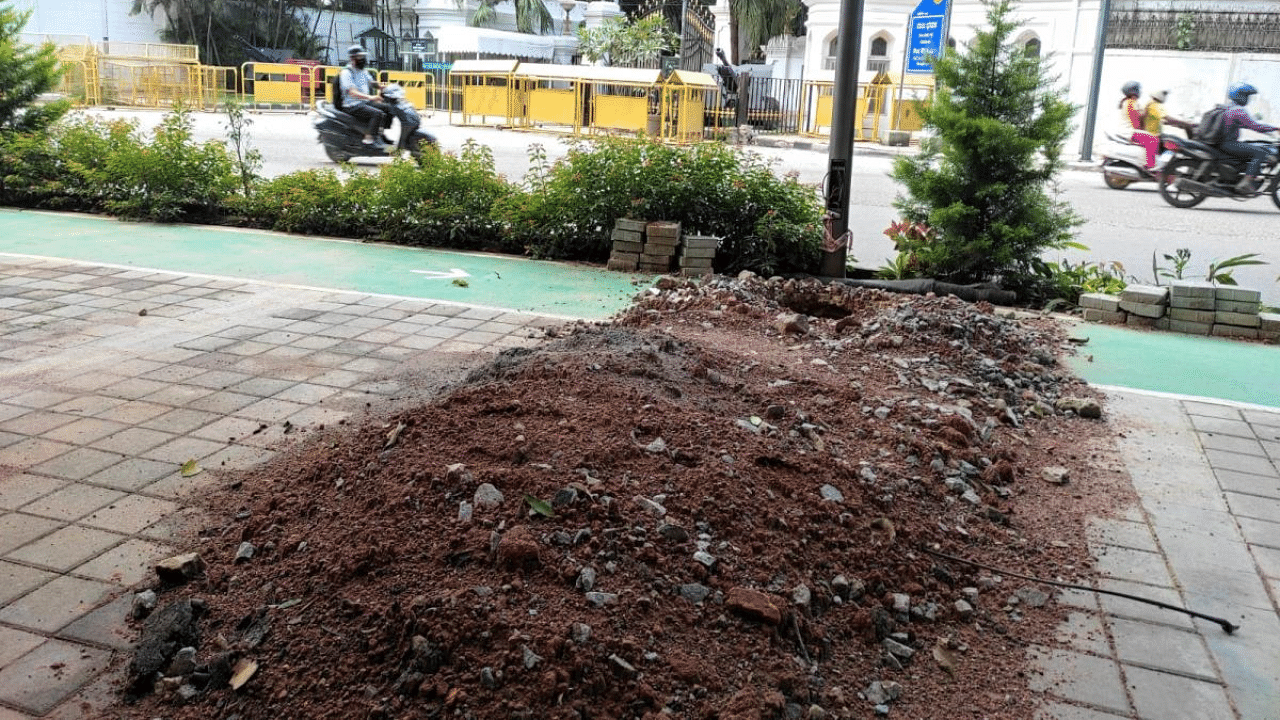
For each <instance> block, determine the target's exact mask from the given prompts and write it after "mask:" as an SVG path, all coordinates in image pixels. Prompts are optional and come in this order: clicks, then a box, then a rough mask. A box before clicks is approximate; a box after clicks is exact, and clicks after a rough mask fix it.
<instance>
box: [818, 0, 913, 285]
mask: <svg viewBox="0 0 1280 720" xmlns="http://www.w3.org/2000/svg"><path fill="white" fill-rule="evenodd" d="M862 3H863V0H841V3H840V25H839V27H838V29H837V30H836V32H837V33H838V37H839V38H840V41H839V44H838V46H837V48H836V81H835V87H833V88H832V95H833V96H832V98H831V104H832V108H831V145H830V146H829V147H828V149H827V187H826V199H827V214H826V223H825V237H824V239H823V243H822V266H821V267H820V268H819V270H818V272H819V273H820V274H821V275H825V276H827V277H839V278H842V277H844V268H845V261H846V260H847V258H848V253H847V252H846V250H847V248H848V244H849V243H848V233H849V195H850V191H851V189H852V187H853V177H852V176H851V175H850V172H849V164H850V162H851V161H852V160H853V127H854V123H855V122H858V118H857V117H856V115H857V102H858V51H859V47H858V45H859V43H860V42H861V40H862ZM904 69H905V68H904Z"/></svg>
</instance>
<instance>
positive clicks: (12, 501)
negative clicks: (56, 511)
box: [0, 473, 67, 510]
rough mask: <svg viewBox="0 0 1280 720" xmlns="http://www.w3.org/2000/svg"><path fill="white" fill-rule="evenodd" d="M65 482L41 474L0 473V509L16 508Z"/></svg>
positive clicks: (63, 485) (58, 487) (42, 495)
mask: <svg viewBox="0 0 1280 720" xmlns="http://www.w3.org/2000/svg"><path fill="white" fill-rule="evenodd" d="M66 484H67V482H66V481H65V480H60V479H58V478H51V477H44V476H42V475H28V474H26V473H15V474H13V475H0V510H17V509H18V508H20V507H22V506H23V505H26V504H27V503H29V502H32V501H33V500H37V499H39V498H42V497H44V496H45V495H48V494H49V493H52V492H54V491H56V490H58V489H60V488H63V487H65V486H66Z"/></svg>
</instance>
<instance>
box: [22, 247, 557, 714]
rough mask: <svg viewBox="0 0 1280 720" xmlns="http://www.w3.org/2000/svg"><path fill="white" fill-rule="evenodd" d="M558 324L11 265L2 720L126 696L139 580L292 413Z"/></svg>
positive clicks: (381, 391) (364, 395)
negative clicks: (120, 685) (200, 497)
mask: <svg viewBox="0 0 1280 720" xmlns="http://www.w3.org/2000/svg"><path fill="white" fill-rule="evenodd" d="M561 323H563V320H560V319H551V318H545V317H540V316H536V315H524V314H519V313H508V312H503V311H499V310H490V309H482V308H473V307H466V306H459V305H451V304H441V303H435V302H432V301H426V300H411V299H405V298H395V297H385V296H372V295H367V294H360V293H341V292H325V291H318V290H300V289H297V288H286V287H279V286H274V285H268V284H262V283H253V282H242V281H236V280H226V279H213V278H207V277H197V276H191V275H181V274H173V273H160V272H149V271H141V270H133V269H124V268H111V267H101V266H96V265H89V264H83V263H76V262H69V261H60V260H37V259H26V258H19V257H13V256H0V720H15V719H18V718H32V717H80V716H82V714H83V713H84V706H83V703H86V702H87V703H89V705H90V707H92V706H93V705H94V704H95V703H102V702H106V701H107V700H109V699H110V683H109V676H105V675H104V674H103V671H104V669H105V668H106V667H107V665H108V664H109V662H110V660H111V658H112V656H113V653H115V652H118V651H124V650H127V649H128V648H129V647H130V643H131V642H132V640H133V638H132V632H131V631H130V630H129V629H128V628H127V627H126V625H125V623H124V618H125V615H126V613H127V612H128V608H129V604H130V602H131V599H132V592H131V588H132V587H134V586H135V585H137V584H138V583H141V582H144V581H145V580H146V578H147V576H148V574H149V572H150V568H151V566H152V564H153V563H154V562H155V561H156V560H158V559H161V558H163V557H166V556H168V555H171V554H173V551H174V545H173V543H177V542H179V541H180V538H181V537H182V533H183V532H186V531H190V530H192V529H193V528H194V527H196V525H197V522H196V521H197V520H198V518H197V517H195V516H193V515H192V514H191V510H189V509H187V508H184V507H183V505H182V499H183V498H184V497H185V496H187V495H188V494H189V493H192V492H198V491H200V490H202V489H206V488H209V487H210V486H212V485H213V484H215V483H217V482H218V478H219V473H218V471H221V470H235V469H240V468H245V467H249V466H252V465H254V464H256V463H259V462H262V461H263V460H266V459H268V458H269V457H271V456H272V454H273V453H274V452H276V451H277V450H278V448H279V447H281V443H282V442H285V441H288V440H290V439H292V437H296V436H297V434H296V433H295V434H294V435H292V436H291V435H289V434H286V430H285V422H286V421H288V422H289V423H290V426H291V427H292V428H295V429H305V428H306V427H308V426H315V425H318V424H326V423H335V422H338V421H340V420H343V419H344V418H347V417H348V416H349V415H350V414H351V413H352V412H356V411H359V409H361V408H363V407H364V405H365V403H367V402H369V401H370V399H371V397H372V398H377V397H392V396H398V395H399V394H401V393H403V392H405V390H406V389H405V388H404V387H402V385H401V383H400V382H399V381H397V380H396V375H397V373H399V372H401V371H403V370H405V369H408V368H411V367H413V366H414V365H415V364H417V363H439V362H441V361H442V359H444V360H443V361H445V362H455V363H457V362H464V363H472V362H475V361H476V359H477V357H476V356H477V354H480V355H482V356H483V355H485V354H492V353H496V352H498V351H500V350H503V349H506V348H510V347H517V346H521V345H527V344H530V343H532V342H534V341H533V340H531V339H530V337H531V336H532V335H535V334H537V333H536V331H537V330H538V329H541V328H544V327H547V326H550V325H559V324H561ZM449 359H452V360H449ZM190 460H194V461H196V462H197V463H198V464H199V465H200V466H201V467H202V468H205V469H206V471H205V472H202V473H200V474H198V475H195V476H192V477H183V476H182V473H181V467H182V465H183V463H186V462H187V461H190Z"/></svg>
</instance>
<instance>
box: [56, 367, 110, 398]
mask: <svg viewBox="0 0 1280 720" xmlns="http://www.w3.org/2000/svg"><path fill="white" fill-rule="evenodd" d="M123 379H124V376H123V375H120V374H118V373H114V372H102V371H94V372H88V373H84V374H83V375H76V376H75V377H73V378H70V379H64V380H63V381H62V382H61V385H62V387H64V388H69V389H72V390H79V391H82V392H96V391H98V390H101V389H102V388H104V387H107V386H108V385H114V384H115V383H118V382H120V381H121V380H123ZM112 399H113V400H114V399H118V398H112Z"/></svg>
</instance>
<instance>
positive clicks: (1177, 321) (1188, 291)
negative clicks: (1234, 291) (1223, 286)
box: [1169, 282, 1218, 335]
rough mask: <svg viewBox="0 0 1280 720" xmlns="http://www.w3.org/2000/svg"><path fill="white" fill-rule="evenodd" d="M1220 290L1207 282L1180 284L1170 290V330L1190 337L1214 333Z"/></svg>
mask: <svg viewBox="0 0 1280 720" xmlns="http://www.w3.org/2000/svg"><path fill="white" fill-rule="evenodd" d="M1217 292H1218V288H1216V287H1215V286H1214V285H1213V284H1212V283H1207V282H1200V283H1195V282H1180V283H1178V284H1176V285H1174V286H1172V287H1170V288H1169V329H1170V330H1172V331H1174V332H1180V333H1187V334H1190V335H1208V334H1209V333H1210V332H1212V331H1213V320H1214V310H1215V307H1214V306H1215V305H1216V302H1217V301H1216V298H1217Z"/></svg>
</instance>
